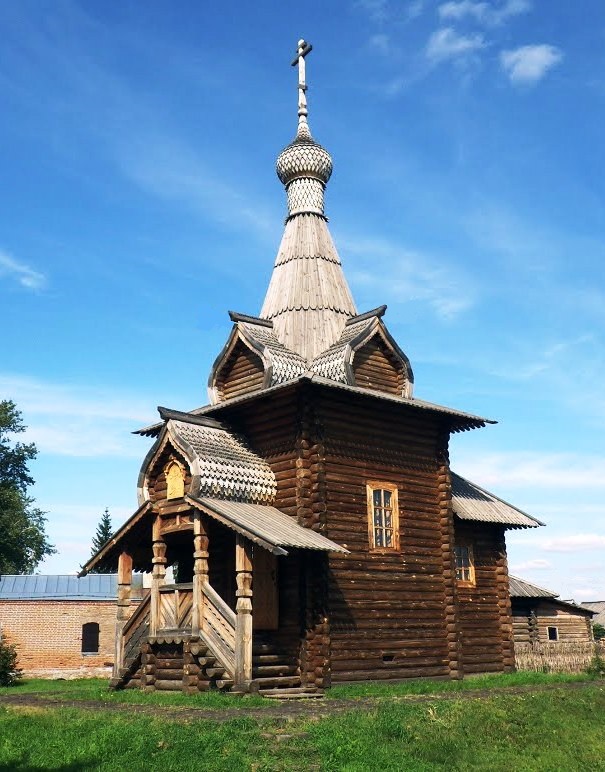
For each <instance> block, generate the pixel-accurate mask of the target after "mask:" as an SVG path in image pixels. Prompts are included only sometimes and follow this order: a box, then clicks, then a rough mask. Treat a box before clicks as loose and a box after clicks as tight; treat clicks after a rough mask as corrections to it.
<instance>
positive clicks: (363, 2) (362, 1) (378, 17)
mask: <svg viewBox="0 0 605 772" xmlns="http://www.w3.org/2000/svg"><path fill="white" fill-rule="evenodd" d="M354 5H355V7H356V8H361V10H362V11H365V13H367V15H368V16H369V17H370V19H371V20H372V21H373V22H376V23H383V22H385V21H386V20H387V16H388V2H387V0H356V2H355V4H354Z"/></svg>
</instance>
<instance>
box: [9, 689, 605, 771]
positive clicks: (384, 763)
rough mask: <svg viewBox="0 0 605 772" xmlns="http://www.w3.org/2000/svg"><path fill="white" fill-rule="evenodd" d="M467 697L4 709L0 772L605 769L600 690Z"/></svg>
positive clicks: (604, 704)
mask: <svg viewBox="0 0 605 772" xmlns="http://www.w3.org/2000/svg"><path fill="white" fill-rule="evenodd" d="M463 697H464V695H462V694H461V695H460V696H459V698H457V699H455V700H452V701H440V700H438V699H436V700H435V701H434V702H423V703H411V702H409V701H401V700H399V701H397V700H395V701H390V702H387V701H384V700H377V701H376V702H375V703H374V704H373V707H371V708H368V707H367V706H366V705H363V706H360V707H359V708H357V709H354V710H350V711H347V712H346V713H338V714H336V715H333V716H331V717H327V718H316V719H308V718H306V719H296V720H294V721H289V722H287V721H285V720H283V721H276V720H269V719H265V718H263V717H262V714H258V713H257V714H256V716H257V717H256V718H252V717H247V718H235V719H231V720H227V721H224V722H211V721H207V720H206V721H205V720H187V719H185V720H183V719H179V720H177V719H174V718H172V719H169V718H167V717H162V716H161V715H160V713H159V712H158V714H157V716H156V717H148V716H139V715H137V714H136V710H135V709H134V708H133V711H132V712H128V713H126V714H125V713H124V712H120V713H116V712H114V713H112V712H110V711H109V710H103V709H101V710H99V711H94V712H93V711H85V710H78V709H75V708H61V709H52V708H45V707H44V705H43V703H42V705H41V706H39V707H14V708H0V770H15V771H17V772H20V771H23V772H25V770H27V771H28V772H32V771H34V770H62V772H67V771H68V770H74V772H75V770H78V772H80V771H81V770H104V771H105V770H107V771H108V772H110V771H112V770H115V771H116V772H118V770H124V769H128V770H131V771H132V772H137V771H138V770H151V771H153V770H162V771H164V770H166V771H169V770H183V771H184V772H189V771H190V770H204V771H205V770H209V771H211V772H212V771H214V770H229V771H230V772H231V771H233V772H237V771H239V770H250V772H265V771H267V772H268V771H269V770H310V769H317V770H326V772H332V771H336V770H343V771H344V772H366V770H367V772H374V771H375V770H406V771H408V770H409V771H411V772H414V771H416V770H442V769H447V770H448V771H450V770H486V772H487V771H488V770H489V772H499V771H501V772H508V771H509V770H511V769H514V770H515V772H526V771H527V772H532V771H533V770H536V771H538V770H565V771H566V772H568V771H573V770H591V772H592V771H593V770H595V771H598V770H605V731H604V729H605V719H604V716H605V686H603V685H600V684H597V683H595V684H588V685H587V686H586V687H584V688H582V689H577V690H576V689H574V690H565V689H563V688H561V689H555V690H553V691H549V692H533V693H532V692H529V693H524V694H523V695H511V694H507V695H502V694H494V695H493V696H490V697H488V698H485V699H481V700H475V699H464V698H463ZM259 715H260V718H259V717H258V716H259Z"/></svg>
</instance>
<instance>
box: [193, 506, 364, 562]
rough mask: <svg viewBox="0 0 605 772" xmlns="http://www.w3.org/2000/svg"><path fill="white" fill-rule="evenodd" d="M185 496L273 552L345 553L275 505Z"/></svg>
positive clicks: (204, 510)
mask: <svg viewBox="0 0 605 772" xmlns="http://www.w3.org/2000/svg"><path fill="white" fill-rule="evenodd" d="M185 499H186V501H188V502H189V503H190V504H191V505H192V506H194V507H196V508H197V509H199V510H201V511H202V512H205V513H206V514H207V515H209V516H210V517H212V518H214V519H215V520H218V521H219V522H220V523H222V524H223V525H225V526H227V527H228V528H231V529H233V530H234V531H237V532H238V533H240V534H242V536H245V537H246V538H247V539H250V541H253V542H255V543H256V544H258V545H260V546H261V547H264V548H265V549H267V550H269V551H270V552H273V554H274V555H287V554H288V551H287V550H286V549H284V548H285V547H293V548H297V549H311V550H322V551H324V552H344V553H346V554H348V552H349V551H348V550H347V549H345V548H344V547H341V546H340V544H336V542H333V541H331V540H330V539H327V538H326V537H325V536H322V535H321V534H320V533H317V531H312V530H311V529H310V528H303V526H301V525H299V524H298V523H297V522H296V520H294V518H292V517H290V516H289V515H286V514H285V512H282V511H281V510H279V509H277V508H276V507H271V506H267V505H264V504H247V503H245V502H243V501H225V500H222V499H212V498H208V497H204V498H194V497H193V496H186V497H185Z"/></svg>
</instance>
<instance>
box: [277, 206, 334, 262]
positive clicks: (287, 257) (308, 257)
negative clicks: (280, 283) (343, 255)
mask: <svg viewBox="0 0 605 772" xmlns="http://www.w3.org/2000/svg"><path fill="white" fill-rule="evenodd" d="M294 216H296V217H298V215H294ZM292 260H325V261H326V262H327V263H335V264H336V265H342V262H341V260H340V257H339V256H338V255H336V256H335V257H332V256H330V255H323V254H321V253H320V252H318V253H317V254H315V255H296V254H290V255H288V254H284V259H283V260H276V261H275V265H276V266H277V265H285V264H286V263H290V262H292Z"/></svg>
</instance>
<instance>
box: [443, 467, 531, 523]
mask: <svg viewBox="0 0 605 772" xmlns="http://www.w3.org/2000/svg"><path fill="white" fill-rule="evenodd" d="M451 475H452V508H453V510H454V514H455V515H456V516H457V517H459V518H460V520H474V521H477V522H482V523H498V524H501V525H505V526H507V527H508V528H537V527H538V526H540V525H544V523H543V522H541V521H540V520H537V519H536V518H535V517H532V516H531V515H528V514H527V513H526V512H523V511H521V510H520V509H518V508H517V507H513V505H512V504H509V503H508V502H506V501H504V499H501V498H499V497H498V496H496V495H495V494H494V493H490V492H489V491H486V490H485V489H484V488H480V487H479V486H478V485H475V483H472V482H471V481H470V480H466V479H465V478H464V477H461V476H460V475H458V474H456V473H455V472H452V473H451Z"/></svg>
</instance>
